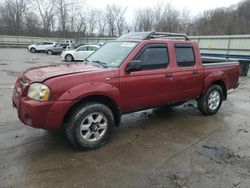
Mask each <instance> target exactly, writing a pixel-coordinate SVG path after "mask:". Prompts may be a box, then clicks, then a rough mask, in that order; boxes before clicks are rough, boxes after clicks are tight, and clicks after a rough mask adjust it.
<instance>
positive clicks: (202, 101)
mask: <svg viewBox="0 0 250 188" xmlns="http://www.w3.org/2000/svg"><path fill="white" fill-rule="evenodd" d="M214 93H215V94H216V96H217V95H218V96H217V97H216V98H215V99H214V101H213V102H211V103H210V104H209V99H211V98H210V96H211V97H212V95H213V94H214ZM222 101H223V92H222V88H221V87H220V86H219V85H212V86H211V87H210V88H209V89H208V90H207V91H206V93H204V94H203V95H202V96H200V98H199V99H198V101H197V105H198V108H199V110H200V112H201V113H202V114H204V115H214V114H216V113H217V112H218V111H219V109H220V107H221V104H222Z"/></svg>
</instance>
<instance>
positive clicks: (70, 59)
mask: <svg viewBox="0 0 250 188" xmlns="http://www.w3.org/2000/svg"><path fill="white" fill-rule="evenodd" d="M65 60H66V61H68V62H71V61H73V60H74V58H73V56H72V55H70V54H68V55H66V56H65Z"/></svg>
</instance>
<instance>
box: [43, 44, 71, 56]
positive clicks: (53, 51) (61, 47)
mask: <svg viewBox="0 0 250 188" xmlns="http://www.w3.org/2000/svg"><path fill="white" fill-rule="evenodd" d="M67 46H69V44H68V43H58V44H56V45H54V46H52V47H49V48H47V49H46V50H45V53H46V54H48V55H53V54H61V53H62V52H63V51H64V50H65V49H66V48H67Z"/></svg>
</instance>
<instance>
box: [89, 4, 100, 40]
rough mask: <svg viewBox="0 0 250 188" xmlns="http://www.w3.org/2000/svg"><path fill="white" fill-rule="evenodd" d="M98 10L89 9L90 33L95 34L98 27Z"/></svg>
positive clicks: (90, 34)
mask: <svg viewBox="0 0 250 188" xmlns="http://www.w3.org/2000/svg"><path fill="white" fill-rule="evenodd" d="M98 13H99V12H98V10H97V9H93V8H91V9H89V10H87V24H88V35H89V36H93V35H94V30H95V28H96V24H97V20H98Z"/></svg>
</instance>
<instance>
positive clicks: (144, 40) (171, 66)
mask: <svg viewBox="0 0 250 188" xmlns="http://www.w3.org/2000/svg"><path fill="white" fill-rule="evenodd" d="M173 37H175V39H174V38H173ZM176 37H178V40H177V39H176ZM179 37H185V40H179ZM239 75H240V68H239V63H238V62H212V61H211V62H209V60H206V62H203V61H202V58H201V55H200V50H199V48H198V47H197V44H196V43H195V42H193V41H190V40H188V37H187V36H186V35H182V34H174V33H159V32H139V33H130V34H126V35H124V36H122V37H120V38H118V39H117V40H116V41H113V42H109V43H107V44H106V45H104V46H103V47H101V48H100V49H99V50H97V51H96V52H95V53H94V54H92V55H90V56H89V57H88V58H87V59H86V60H84V61H83V62H77V63H70V64H58V65H53V66H45V67H39V68H32V69H29V70H27V71H26V72H24V73H23V75H22V76H21V77H20V78H18V79H17V81H16V84H15V88H14V91H13V97H12V99H13V105H14V107H16V108H17V113H18V117H19V119H20V120H21V121H22V122H23V123H24V124H26V125H29V126H32V127H35V128H42V129H49V130H53V129H59V128H63V129H64V131H65V133H66V135H67V137H68V140H69V141H70V143H71V144H72V145H73V146H75V147H77V148H80V149H93V148H96V147H99V146H101V145H103V144H105V143H106V142H107V140H108V138H109V136H110V133H111V131H112V128H113V127H114V126H118V125H119V123H120V119H121V115H122V114H125V113H129V112H134V111H139V110H143V109H149V108H154V107H159V106H163V105H167V104H180V103H181V102H185V101H187V100H190V99H196V101H197V103H198V108H199V110H200V111H201V113H203V114H204V115H212V114H215V113H217V112H218V110H219V109H220V107H221V104H222V101H223V100H226V99H227V90H229V89H232V88H237V86H238V81H239Z"/></svg>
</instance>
